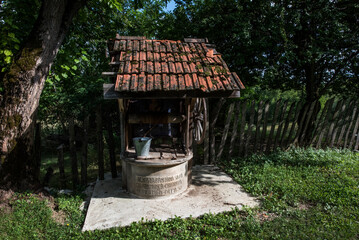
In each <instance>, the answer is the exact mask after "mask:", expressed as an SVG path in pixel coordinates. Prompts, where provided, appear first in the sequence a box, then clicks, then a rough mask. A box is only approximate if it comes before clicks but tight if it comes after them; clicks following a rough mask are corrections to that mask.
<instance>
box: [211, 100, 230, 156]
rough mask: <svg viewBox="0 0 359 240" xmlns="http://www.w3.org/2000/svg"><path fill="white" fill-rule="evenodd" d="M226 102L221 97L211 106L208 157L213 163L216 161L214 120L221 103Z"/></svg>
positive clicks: (215, 120)
mask: <svg viewBox="0 0 359 240" xmlns="http://www.w3.org/2000/svg"><path fill="white" fill-rule="evenodd" d="M225 102H226V100H225V99H224V98H221V99H220V100H219V101H218V102H217V104H216V105H215V107H214V108H213V111H212V114H211V118H210V127H209V129H210V144H211V145H210V158H211V163H215V162H216V149H215V147H216V146H215V145H216V135H215V129H214V127H215V126H216V122H217V119H218V116H219V112H220V110H221V108H222V106H223V104H224V103H225Z"/></svg>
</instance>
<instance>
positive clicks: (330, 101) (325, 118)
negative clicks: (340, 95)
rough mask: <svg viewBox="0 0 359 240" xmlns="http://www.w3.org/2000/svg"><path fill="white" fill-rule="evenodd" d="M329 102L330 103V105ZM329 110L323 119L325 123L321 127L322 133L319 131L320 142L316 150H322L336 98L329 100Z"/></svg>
mask: <svg viewBox="0 0 359 240" xmlns="http://www.w3.org/2000/svg"><path fill="white" fill-rule="evenodd" d="M328 102H329V103H328ZM328 102H327V103H328V110H327V112H326V114H325V117H324V118H323V123H322V126H321V127H320V131H318V133H320V134H319V138H318V142H317V144H316V146H315V147H316V148H320V147H321V143H322V139H323V137H324V135H325V133H326V129H327V127H328V124H329V117H330V114H331V111H332V106H333V103H334V98H332V99H330V100H328ZM323 114H324V112H323Z"/></svg>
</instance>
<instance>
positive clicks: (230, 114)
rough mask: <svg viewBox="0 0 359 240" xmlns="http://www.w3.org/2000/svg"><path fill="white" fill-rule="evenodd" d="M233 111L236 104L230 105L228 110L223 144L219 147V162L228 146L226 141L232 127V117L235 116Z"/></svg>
mask: <svg viewBox="0 0 359 240" xmlns="http://www.w3.org/2000/svg"><path fill="white" fill-rule="evenodd" d="M233 109H234V103H231V105H229V110H228V114H227V119H226V123H225V125H224V130H223V134H222V139H221V144H220V145H219V149H218V154H217V160H220V159H221V157H222V153H223V149H224V145H225V144H226V140H227V137H228V131H229V126H230V125H231V119H232V115H233Z"/></svg>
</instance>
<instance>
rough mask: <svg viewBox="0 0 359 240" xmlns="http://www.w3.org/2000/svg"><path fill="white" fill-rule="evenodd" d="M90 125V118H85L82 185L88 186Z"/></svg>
mask: <svg viewBox="0 0 359 240" xmlns="http://www.w3.org/2000/svg"><path fill="white" fill-rule="evenodd" d="M89 125H90V116H89V115H88V116H87V117H85V119H84V121H83V136H82V146H81V184H82V185H83V186H86V185H87V147H88V131H89Z"/></svg>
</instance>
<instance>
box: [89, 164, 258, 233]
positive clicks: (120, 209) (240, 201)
mask: <svg viewBox="0 0 359 240" xmlns="http://www.w3.org/2000/svg"><path fill="white" fill-rule="evenodd" d="M192 174H193V175H192V184H191V185H190V187H189V188H188V189H187V190H186V191H185V192H183V193H181V194H179V195H177V196H174V197H168V198H162V199H140V198H137V197H135V196H132V195H130V194H129V193H127V192H126V191H125V190H123V189H122V188H121V177H119V178H117V179H106V180H103V181H98V182H97V183H96V186H95V188H94V192H93V194H92V198H91V201H90V205H89V208H88V210H87V215H86V219H85V224H84V226H83V229H82V230H83V231H89V230H95V229H107V228H112V227H119V226H127V225H130V224H131V223H132V222H137V221H140V220H141V219H142V218H143V219H144V220H152V219H160V220H166V219H169V218H172V217H175V216H178V217H183V218H186V217H190V216H192V217H198V216H201V215H203V214H205V213H220V212H224V211H230V210H231V209H232V208H234V207H238V208H239V209H241V208H242V207H243V206H244V205H246V206H249V207H254V206H257V205H258V201H257V200H256V199H255V198H253V197H251V196H249V195H248V194H247V193H245V192H244V191H243V189H242V187H241V186H240V185H239V184H237V183H236V182H235V181H233V180H232V178H231V177H229V176H228V175H226V174H225V173H224V172H222V171H221V170H220V169H219V168H218V167H214V166H211V165H205V166H204V165H201V166H194V167H193V169H192Z"/></svg>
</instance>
